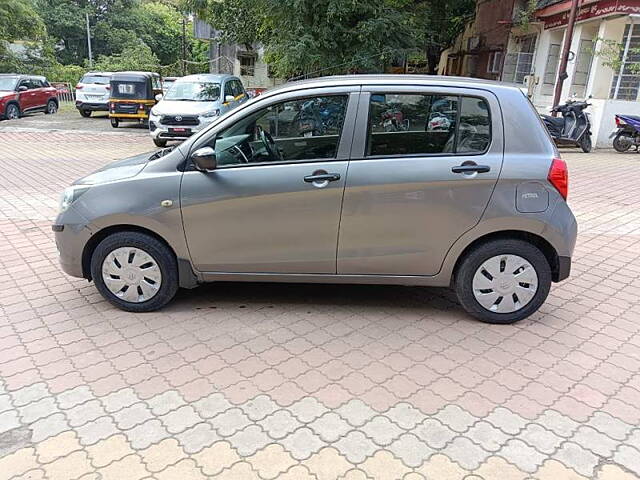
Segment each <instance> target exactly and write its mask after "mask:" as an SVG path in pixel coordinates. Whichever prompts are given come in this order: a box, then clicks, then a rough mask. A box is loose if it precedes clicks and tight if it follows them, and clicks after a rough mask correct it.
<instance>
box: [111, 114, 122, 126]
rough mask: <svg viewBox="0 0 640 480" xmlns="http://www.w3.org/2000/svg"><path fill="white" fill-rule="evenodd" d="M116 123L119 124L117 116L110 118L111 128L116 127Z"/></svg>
mask: <svg viewBox="0 0 640 480" xmlns="http://www.w3.org/2000/svg"><path fill="white" fill-rule="evenodd" d="M118 125H120V121H119V120H118V119H117V118H113V117H112V118H111V126H112V127H113V128H118Z"/></svg>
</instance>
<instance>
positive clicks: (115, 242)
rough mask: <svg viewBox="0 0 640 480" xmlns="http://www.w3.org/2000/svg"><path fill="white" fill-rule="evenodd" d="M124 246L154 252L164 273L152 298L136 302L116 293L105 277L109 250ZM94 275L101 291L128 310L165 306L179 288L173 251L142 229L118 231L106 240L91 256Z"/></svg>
mask: <svg viewBox="0 0 640 480" xmlns="http://www.w3.org/2000/svg"><path fill="white" fill-rule="evenodd" d="M120 247H136V248H139V249H141V250H143V251H144V252H145V253H147V254H149V255H151V257H153V259H154V260H155V261H156V263H157V264H158V267H159V268H160V272H161V274H162V280H161V283H160V288H159V289H158V291H157V292H156V293H155V295H154V296H153V297H151V298H150V299H149V300H147V301H144V302H141V303H134V302H128V301H125V300H123V299H122V298H119V297H117V296H116V295H115V294H113V293H112V292H111V291H110V290H109V288H108V287H107V286H106V285H105V283H104V280H103V278H102V265H103V262H104V260H105V258H106V257H107V255H108V254H109V253H111V252H112V251H114V250H115V249H117V248H120ZM91 277H92V279H93V281H94V283H95V285H96V288H97V289H98V291H99V292H100V294H101V295H102V296H103V297H104V298H105V299H106V300H107V301H108V302H110V303H111V304H113V305H115V306H116V307H118V308H120V309H122V310H125V311H127V312H152V311H154V310H157V309H159V308H162V307H163V306H165V305H166V304H167V303H169V302H170V301H171V299H172V298H173V297H174V296H175V294H176V292H177V291H178V265H177V262H176V258H175V256H174V254H173V252H172V251H171V250H170V249H169V247H167V246H166V245H165V244H164V243H163V242H161V241H160V240H158V239H156V238H155V237H152V236H151V235H147V234H144V233H140V232H118V233H114V234H112V235H109V236H108V237H106V238H105V239H104V240H102V241H101V242H100V243H99V244H98V246H97V247H96V249H95V250H94V252H93V255H92V256H91Z"/></svg>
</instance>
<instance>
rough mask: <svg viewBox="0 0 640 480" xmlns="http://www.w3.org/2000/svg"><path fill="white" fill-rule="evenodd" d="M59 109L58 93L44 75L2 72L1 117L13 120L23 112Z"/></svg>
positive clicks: (0, 88)
mask: <svg viewBox="0 0 640 480" xmlns="http://www.w3.org/2000/svg"><path fill="white" fill-rule="evenodd" d="M56 111H58V93H57V91H56V89H55V88H54V87H52V86H51V85H49V82H48V81H47V79H46V78H44V77H39V76H35V75H19V74H16V73H8V74H7V73H4V74H0V119H2V118H5V119H7V120H11V119H13V118H18V117H20V115H22V114H23V113H30V112H44V113H56Z"/></svg>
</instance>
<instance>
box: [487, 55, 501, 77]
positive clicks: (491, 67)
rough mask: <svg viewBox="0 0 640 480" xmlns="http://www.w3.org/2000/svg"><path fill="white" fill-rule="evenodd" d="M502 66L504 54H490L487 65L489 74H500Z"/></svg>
mask: <svg viewBox="0 0 640 480" xmlns="http://www.w3.org/2000/svg"><path fill="white" fill-rule="evenodd" d="M501 66H502V52H500V51H498V52H491V53H490V54H489V62H488V64H487V73H500V67H501Z"/></svg>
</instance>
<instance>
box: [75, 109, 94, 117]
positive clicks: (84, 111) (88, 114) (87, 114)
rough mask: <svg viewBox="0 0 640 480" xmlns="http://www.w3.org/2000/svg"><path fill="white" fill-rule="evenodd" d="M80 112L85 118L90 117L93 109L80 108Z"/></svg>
mask: <svg viewBox="0 0 640 480" xmlns="http://www.w3.org/2000/svg"><path fill="white" fill-rule="evenodd" d="M78 111H79V112H80V115H82V116H83V117H84V118H89V117H90V116H91V110H78Z"/></svg>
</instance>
